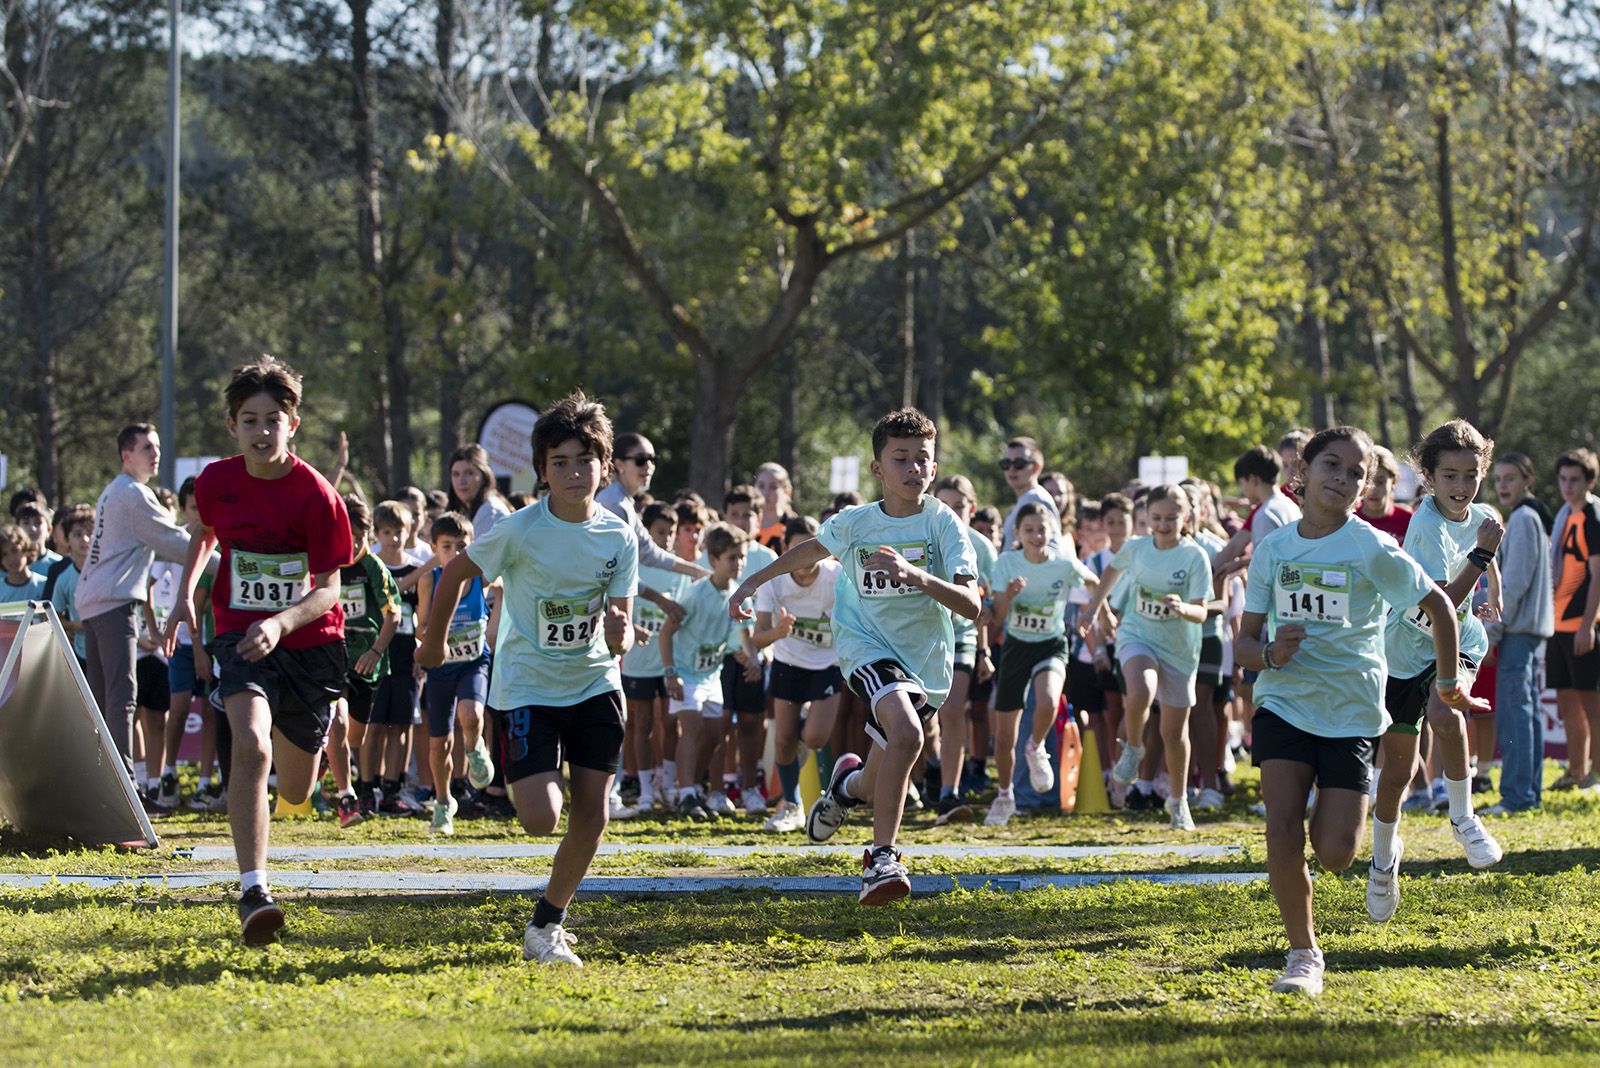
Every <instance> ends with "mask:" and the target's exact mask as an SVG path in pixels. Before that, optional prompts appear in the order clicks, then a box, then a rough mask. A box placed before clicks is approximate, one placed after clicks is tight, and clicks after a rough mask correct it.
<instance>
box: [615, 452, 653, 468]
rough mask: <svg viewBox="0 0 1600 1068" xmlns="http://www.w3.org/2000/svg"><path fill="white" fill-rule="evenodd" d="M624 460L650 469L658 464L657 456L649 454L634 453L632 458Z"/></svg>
mask: <svg viewBox="0 0 1600 1068" xmlns="http://www.w3.org/2000/svg"><path fill="white" fill-rule="evenodd" d="M623 459H624V460H632V461H633V462H634V463H636V464H638V465H639V466H640V467H648V466H650V465H651V464H653V463H655V462H656V458H655V454H654V453H648V452H637V453H634V454H633V455H632V456H624V457H623Z"/></svg>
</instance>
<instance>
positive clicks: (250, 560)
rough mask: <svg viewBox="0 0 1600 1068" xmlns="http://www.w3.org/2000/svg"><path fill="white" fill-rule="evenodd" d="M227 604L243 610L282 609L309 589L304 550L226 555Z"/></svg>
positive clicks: (265, 610)
mask: <svg viewBox="0 0 1600 1068" xmlns="http://www.w3.org/2000/svg"><path fill="white" fill-rule="evenodd" d="M229 575H230V578H231V580H232V581H231V583H230V584H229V598H228V602H229V606H230V607H232V608H235V609H237V610H239V611H242V612H281V611H283V610H284V609H285V608H289V607H291V606H293V605H294V604H295V602H297V601H299V600H300V598H302V597H304V596H305V595H306V594H307V593H309V592H310V590H311V563H310V560H309V559H308V558H307V556H306V554H305V553H247V552H241V551H238V550H235V551H234V552H233V553H232V554H231V556H230V558H229Z"/></svg>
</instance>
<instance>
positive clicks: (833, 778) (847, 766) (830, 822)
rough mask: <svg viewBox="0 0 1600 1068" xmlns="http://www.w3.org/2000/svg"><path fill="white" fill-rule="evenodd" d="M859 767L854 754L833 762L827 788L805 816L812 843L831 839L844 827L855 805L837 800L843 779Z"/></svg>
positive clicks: (857, 759)
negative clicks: (834, 833)
mask: <svg viewBox="0 0 1600 1068" xmlns="http://www.w3.org/2000/svg"><path fill="white" fill-rule="evenodd" d="M860 766H861V758H860V757H858V756H856V755H855V754H854V753H846V754H845V755H844V756H842V757H840V758H839V759H838V760H835V761H834V762H833V773H832V774H831V775H829V776H828V788H827V789H826V790H823V791H822V796H821V797H819V798H817V802H816V804H814V805H812V806H811V811H810V812H809V813H807V814H806V837H807V838H809V839H811V840H812V841H813V842H826V841H827V840H828V839H830V838H832V837H833V832H834V831H837V830H838V829H839V828H840V827H842V826H843V825H844V818H845V817H846V816H848V815H849V814H850V810H851V809H852V808H854V807H855V804H849V803H846V802H844V801H841V800H839V795H840V793H841V792H842V791H843V789H844V781H845V779H847V778H849V777H850V773H851V772H853V771H855V770H856V769H857V768H859V767H860ZM851 800H852V801H853V800H854V799H853V798H852V799H851Z"/></svg>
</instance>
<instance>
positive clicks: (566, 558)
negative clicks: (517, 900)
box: [417, 393, 639, 966]
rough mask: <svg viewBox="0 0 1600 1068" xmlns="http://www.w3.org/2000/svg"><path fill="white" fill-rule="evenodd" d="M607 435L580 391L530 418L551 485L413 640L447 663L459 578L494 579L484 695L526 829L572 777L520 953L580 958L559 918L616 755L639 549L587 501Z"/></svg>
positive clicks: (443, 591) (500, 529)
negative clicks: (495, 604) (497, 725)
mask: <svg viewBox="0 0 1600 1068" xmlns="http://www.w3.org/2000/svg"><path fill="white" fill-rule="evenodd" d="M611 441H612V437H611V421H610V420H609V419H607V418H606V413H605V409H604V408H603V407H601V406H600V405H598V404H594V403H592V402H591V401H590V400H589V399H588V398H587V397H585V396H584V395H583V394H582V393H573V394H571V395H569V396H567V397H566V398H564V399H562V400H561V401H559V402H557V403H556V404H555V405H554V406H553V407H552V408H550V409H549V410H548V411H546V412H544V413H542V414H541V415H540V417H539V422H538V424H537V426H536V427H535V428H534V431H533V462H534V470H535V471H537V472H538V475H539V480H540V482H541V483H543V484H544V486H546V487H548V493H547V494H546V495H545V496H543V497H541V498H540V499H539V500H538V501H537V502H535V503H534V504H532V505H530V506H528V507H526V508H523V509H522V510H520V511H518V512H515V513H513V514H511V515H509V516H507V517H505V518H504V519H501V520H500V521H499V522H498V523H496V524H495V525H494V529H492V530H490V531H489V533H487V534H485V535H484V536H483V537H482V538H481V539H480V540H478V541H476V542H474V543H473V544H471V545H469V546H468V547H467V549H466V551H465V552H463V553H461V554H460V555H459V556H457V557H456V558H455V559H453V560H451V561H450V562H449V564H447V565H445V568H444V572H443V574H442V575H441V576H440V578H439V583H438V586H437V587H436V588H435V589H434V590H433V604H432V607H431V610H430V612H429V614H428V621H427V631H426V633H425V634H424V635H423V637H422V640H421V641H420V642H419V644H418V646H417V662H418V663H420V664H422V665H423V666H424V667H438V666H439V665H440V664H442V663H444V660H445V638H446V635H447V634H448V633H449V631H450V621H451V618H452V616H453V615H454V614H455V609H456V602H457V601H458V600H459V598H460V596H461V590H462V588H463V587H464V586H467V585H468V584H470V583H472V582H473V581H474V580H477V581H479V582H494V581H496V580H498V581H500V582H501V584H502V587H503V588H502V595H501V597H500V626H499V631H498V634H497V636H496V644H495V671H494V680H493V682H492V684H491V686H490V694H489V700H490V703H491V704H492V705H493V706H494V707H495V708H498V709H502V710H503V711H504V714H505V718H506V743H507V749H508V761H507V766H506V768H505V776H506V786H507V788H508V789H509V791H510V794H511V800H512V803H513V804H514V805H515V806H516V810H517V816H518V818H519V819H520V820H521V821H522V826H523V829H524V830H526V831H527V832H528V833H529V834H535V835H545V834H549V833H551V832H552V831H554V830H555V829H556V824H557V823H558V822H559V821H560V819H561V807H562V800H563V799H562V786H563V781H562V777H561V765H562V764H563V763H566V764H567V765H568V766H569V767H570V768H571V773H572V778H571V781H570V784H569V785H570V787H571V790H572V808H571V811H570V813H569V814H568V817H567V833H566V835H565V836H564V837H563V838H562V839H561V844H560V846H559V847H558V848H557V850H556V856H555V860H554V862H553V863H552V864H551V868H550V881H549V882H548V884H546V887H545V892H544V896H543V897H541V898H540V899H539V903H538V904H537V905H536V906H535V907H534V912H533V918H532V919H531V920H529V921H528V926H527V928H526V930H525V931H524V933H523V939H522V956H523V959H524V960H536V961H538V962H539V963H541V964H571V965H575V966H581V965H582V964H583V962H582V961H581V960H579V959H578V956H577V954H575V953H573V952H572V946H571V943H572V942H573V941H574V939H573V937H572V935H571V933H569V932H568V931H567V929H566V927H565V926H564V924H565V922H566V915H567V905H568V904H569V903H570V902H571V900H572V896H573V895H574V894H575V893H577V890H578V884H579V883H581V882H582V881H583V876H584V873H585V872H587V871H588V870H589V863H590V862H591V861H592V860H593V859H594V854H595V850H596V849H598V848H599V846H600V836H601V835H602V834H604V833H605V829H606V820H607V815H608V813H607V803H606V799H607V797H608V795H609V794H610V792H611V778H612V776H614V775H615V774H616V772H617V765H618V763H619V762H620V761H619V758H620V756H621V754H622V733H623V731H622V675H621V673H620V671H618V668H617V658H618V657H620V656H621V655H623V654H624V653H626V652H627V651H628V649H629V648H630V647H632V645H633V624H632V623H631V621H630V620H631V615H632V608H633V595H634V591H635V588H636V583H637V581H638V562H639V550H638V545H637V544H636V543H635V540H634V535H633V528H632V525H631V524H629V523H627V522H625V521H624V520H622V519H620V518H618V517H617V516H616V515H614V514H612V513H611V512H609V511H607V510H606V509H605V508H602V507H600V506H599V505H597V504H596V503H595V493H596V492H597V491H598V490H599V489H600V486H601V484H602V483H603V482H604V480H605V472H606V470H607V465H608V464H609V463H610V460H611ZM444 800H445V798H443V797H441V801H444Z"/></svg>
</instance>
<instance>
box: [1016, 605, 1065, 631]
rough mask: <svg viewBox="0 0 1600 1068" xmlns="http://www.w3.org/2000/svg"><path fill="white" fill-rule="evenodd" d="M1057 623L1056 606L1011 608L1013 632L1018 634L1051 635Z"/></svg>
mask: <svg viewBox="0 0 1600 1068" xmlns="http://www.w3.org/2000/svg"><path fill="white" fill-rule="evenodd" d="M1055 621H1056V606H1055V605H1053V604H1047V605H1021V604H1012V606H1011V630H1013V631H1014V632H1016V633H1017V634H1039V635H1044V634H1049V633H1050V631H1051V630H1052V629H1053V628H1054V625H1055Z"/></svg>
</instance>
